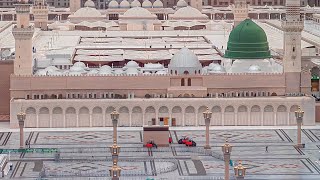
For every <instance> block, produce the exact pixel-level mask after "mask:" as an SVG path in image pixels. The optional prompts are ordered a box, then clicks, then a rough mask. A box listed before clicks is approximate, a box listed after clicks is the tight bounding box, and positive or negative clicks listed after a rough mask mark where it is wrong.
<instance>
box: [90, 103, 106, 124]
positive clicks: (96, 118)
mask: <svg viewBox="0 0 320 180" xmlns="http://www.w3.org/2000/svg"><path fill="white" fill-rule="evenodd" d="M103 121H104V119H103V115H102V108H101V107H94V108H93V110H92V126H93V127H103Z"/></svg>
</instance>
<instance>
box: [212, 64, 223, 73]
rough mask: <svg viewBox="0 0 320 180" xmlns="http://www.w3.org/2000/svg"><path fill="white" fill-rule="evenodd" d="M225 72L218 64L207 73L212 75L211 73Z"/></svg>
mask: <svg viewBox="0 0 320 180" xmlns="http://www.w3.org/2000/svg"><path fill="white" fill-rule="evenodd" d="M225 72H226V69H225V68H224V67H223V66H221V65H220V64H216V65H215V66H214V67H213V68H212V69H211V70H210V71H209V73H210V74H213V73H225Z"/></svg>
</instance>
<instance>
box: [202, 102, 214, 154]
mask: <svg viewBox="0 0 320 180" xmlns="http://www.w3.org/2000/svg"><path fill="white" fill-rule="evenodd" d="M211 116H212V112H211V111H210V110H209V108H208V107H207V110H206V111H204V112H203V117H204V121H205V124H206V145H205V146H204V149H211V147H210V145H209V126H210V120H211Z"/></svg>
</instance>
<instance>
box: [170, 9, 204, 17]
mask: <svg viewBox="0 0 320 180" xmlns="http://www.w3.org/2000/svg"><path fill="white" fill-rule="evenodd" d="M172 16H173V17H182V18H186V17H190V18H207V16H206V15H204V14H202V13H201V12H200V11H199V10H198V9H196V8H194V7H191V6H187V7H183V8H180V9H178V10H177V11H176V12H175V13H174V14H173V15H172Z"/></svg>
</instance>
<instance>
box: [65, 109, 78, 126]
mask: <svg viewBox="0 0 320 180" xmlns="http://www.w3.org/2000/svg"><path fill="white" fill-rule="evenodd" d="M65 116H66V127H77V115H76V109H75V108H73V107H68V108H67V110H66V115H65Z"/></svg>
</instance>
